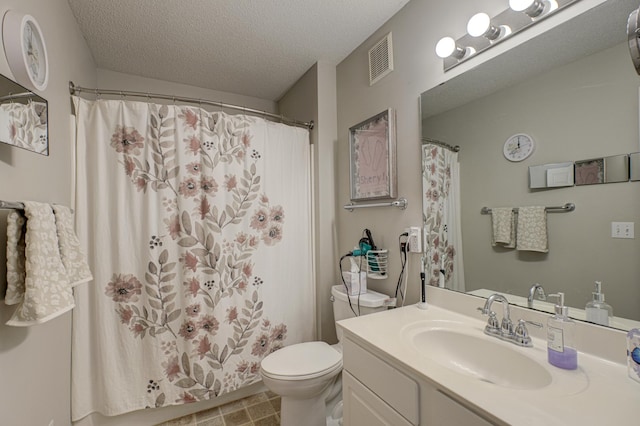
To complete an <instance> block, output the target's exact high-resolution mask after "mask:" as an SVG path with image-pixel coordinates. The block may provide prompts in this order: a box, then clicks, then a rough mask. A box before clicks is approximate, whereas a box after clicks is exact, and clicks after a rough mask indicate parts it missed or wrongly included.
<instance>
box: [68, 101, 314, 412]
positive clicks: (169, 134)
mask: <svg viewBox="0 0 640 426" xmlns="http://www.w3.org/2000/svg"><path fill="white" fill-rule="evenodd" d="M73 102H74V105H75V112H76V139H77V140H76V145H77V178H76V181H77V183H76V203H75V207H76V216H77V228H78V234H79V236H80V238H81V239H83V240H84V246H85V247H87V251H88V252H89V262H90V264H91V269H92V271H94V277H95V279H94V281H93V283H92V284H90V285H89V286H86V287H84V288H82V289H78V292H77V293H76V298H77V299H78V300H77V308H76V310H75V311H74V315H73V337H72V345H73V346H72V418H73V420H74V421H75V420H78V419H80V418H82V417H84V416H86V415H88V414H89V413H92V412H99V413H102V414H104V415H117V414H122V413H126V412H129V411H133V410H138V409H142V408H152V407H162V406H168V405H175V404H184V403H190V402H196V401H202V400H209V399H212V398H215V397H217V396H219V395H222V394H225V393H228V392H231V391H233V390H236V389H239V388H241V387H243V386H246V385H249V384H251V383H254V382H256V381H258V380H259V378H260V376H259V367H260V361H261V360H262V358H264V357H265V356H266V355H268V354H269V353H271V352H273V351H275V350H277V349H279V348H281V347H283V346H285V345H289V344H292V343H297V342H302V341H308V340H312V339H313V337H314V336H313V330H314V324H313V322H314V317H315V316H314V314H313V312H314V310H315V300H314V291H313V287H314V286H313V275H312V244H311V238H312V236H311V235H312V229H311V208H310V204H311V201H310V200H311V194H310V191H311V189H310V188H311V183H310V179H311V177H310V147H309V134H308V131H307V130H306V129H300V128H295V127H290V126H286V125H283V124H278V123H273V122H269V121H266V120H264V119H262V118H256V117H251V116H246V115H228V114H225V113H223V112H207V111H205V110H203V109H201V108H196V107H189V106H177V105H157V104H153V103H144V102H133V101H127V100H97V101H88V100H84V99H81V98H78V97H73Z"/></svg>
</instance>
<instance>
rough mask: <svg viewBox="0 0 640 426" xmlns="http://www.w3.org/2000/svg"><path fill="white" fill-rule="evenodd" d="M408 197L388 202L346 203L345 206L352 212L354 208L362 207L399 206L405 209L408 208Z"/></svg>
mask: <svg viewBox="0 0 640 426" xmlns="http://www.w3.org/2000/svg"><path fill="white" fill-rule="evenodd" d="M407 203H408V201H407V199H406V198H398V199H397V200H395V201H391V202H388V203H373V204H353V203H350V204H345V205H344V206H343V208H344V209H345V210H349V211H350V212H352V211H353V210H354V209H362V208H367V207H398V208H399V209H400V210H404V209H406V208H407Z"/></svg>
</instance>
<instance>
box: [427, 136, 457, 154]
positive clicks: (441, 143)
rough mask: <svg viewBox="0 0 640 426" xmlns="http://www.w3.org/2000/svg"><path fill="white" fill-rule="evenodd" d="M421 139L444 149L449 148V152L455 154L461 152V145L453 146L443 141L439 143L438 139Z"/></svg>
mask: <svg viewBox="0 0 640 426" xmlns="http://www.w3.org/2000/svg"><path fill="white" fill-rule="evenodd" d="M421 139H422V142H428V143H432V144H434V145H439V146H441V147H443V148H447V149H448V150H450V151H453V152H458V151H460V146H459V145H456V146H451V145H449V144H448V143H446V142H442V141H439V140H437V139H431V138H421Z"/></svg>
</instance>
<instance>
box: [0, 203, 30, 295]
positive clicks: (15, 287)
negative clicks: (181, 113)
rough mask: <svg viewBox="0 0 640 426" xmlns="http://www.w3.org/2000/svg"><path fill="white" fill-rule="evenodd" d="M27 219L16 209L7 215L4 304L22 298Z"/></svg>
mask: <svg viewBox="0 0 640 426" xmlns="http://www.w3.org/2000/svg"><path fill="white" fill-rule="evenodd" d="M26 222H27V219H25V217H24V216H23V215H22V214H21V213H20V212H19V211H17V210H12V211H11V212H9V215H8V216H7V293H6V295H5V297H4V303H5V304H6V305H15V304H17V303H20V302H21V301H22V299H23V298H24V278H25V272H26V271H25V266H24V261H25V258H24V250H25V243H24V234H25V232H24V231H25V230H24V225H25V224H26Z"/></svg>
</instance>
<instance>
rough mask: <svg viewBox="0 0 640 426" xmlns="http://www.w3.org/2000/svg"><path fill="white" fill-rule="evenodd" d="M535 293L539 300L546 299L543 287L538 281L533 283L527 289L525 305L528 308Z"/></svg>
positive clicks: (531, 306) (531, 305)
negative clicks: (527, 294) (527, 295)
mask: <svg viewBox="0 0 640 426" xmlns="http://www.w3.org/2000/svg"><path fill="white" fill-rule="evenodd" d="M536 294H538V296H539V297H538V299H539V300H547V296H546V295H545V294H544V288H542V286H541V285H540V284H538V283H535V284H534V285H532V286H531V288H530V289H529V297H527V306H528V307H529V308H533V301H534V299H535V298H536Z"/></svg>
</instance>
